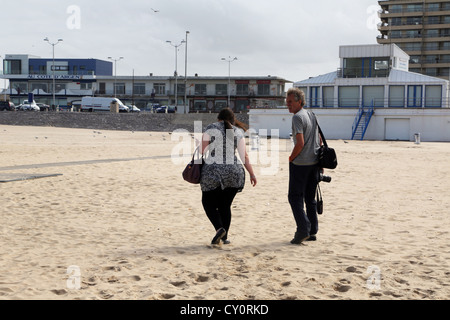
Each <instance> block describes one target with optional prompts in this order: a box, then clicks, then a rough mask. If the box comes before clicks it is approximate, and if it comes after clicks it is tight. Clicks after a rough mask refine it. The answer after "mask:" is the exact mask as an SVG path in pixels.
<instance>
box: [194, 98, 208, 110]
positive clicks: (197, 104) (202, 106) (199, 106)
mask: <svg viewBox="0 0 450 320" xmlns="http://www.w3.org/2000/svg"><path fill="white" fill-rule="evenodd" d="M196 111H199V112H205V111H206V100H195V101H194V112H196Z"/></svg>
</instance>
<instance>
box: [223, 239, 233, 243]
mask: <svg viewBox="0 0 450 320" xmlns="http://www.w3.org/2000/svg"><path fill="white" fill-rule="evenodd" d="M222 243H223V244H230V243H231V241H230V240H227V239H225V240H224V239H222Z"/></svg>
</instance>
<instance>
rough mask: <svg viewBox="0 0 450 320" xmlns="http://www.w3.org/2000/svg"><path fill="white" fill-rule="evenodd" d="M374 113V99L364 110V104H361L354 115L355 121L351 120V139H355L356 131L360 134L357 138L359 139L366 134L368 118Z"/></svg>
mask: <svg viewBox="0 0 450 320" xmlns="http://www.w3.org/2000/svg"><path fill="white" fill-rule="evenodd" d="M374 113H375V107H374V101H373V100H372V104H371V105H370V107H369V108H368V109H367V110H365V109H364V106H361V107H360V108H359V110H358V114H357V115H356V118H355V121H354V122H353V127H352V140H355V137H356V136H357V133H359V134H360V136H359V137H358V138H360V139H361V140H363V139H364V136H365V135H366V131H367V128H368V127H369V123H370V120H371V119H372V116H373V114H374Z"/></svg>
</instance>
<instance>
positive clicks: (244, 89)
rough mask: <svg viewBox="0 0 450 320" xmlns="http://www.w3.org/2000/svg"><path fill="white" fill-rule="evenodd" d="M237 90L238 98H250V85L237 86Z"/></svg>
mask: <svg viewBox="0 0 450 320" xmlns="http://www.w3.org/2000/svg"><path fill="white" fill-rule="evenodd" d="M236 90H237V95H238V96H248V84H237V85H236Z"/></svg>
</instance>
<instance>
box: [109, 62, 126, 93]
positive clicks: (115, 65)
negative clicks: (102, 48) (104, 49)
mask: <svg viewBox="0 0 450 320" xmlns="http://www.w3.org/2000/svg"><path fill="white" fill-rule="evenodd" d="M108 59H109V60H112V61H114V98H116V82H117V61H120V60H122V59H123V57H120V58H119V59H114V58H112V57H108Z"/></svg>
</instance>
